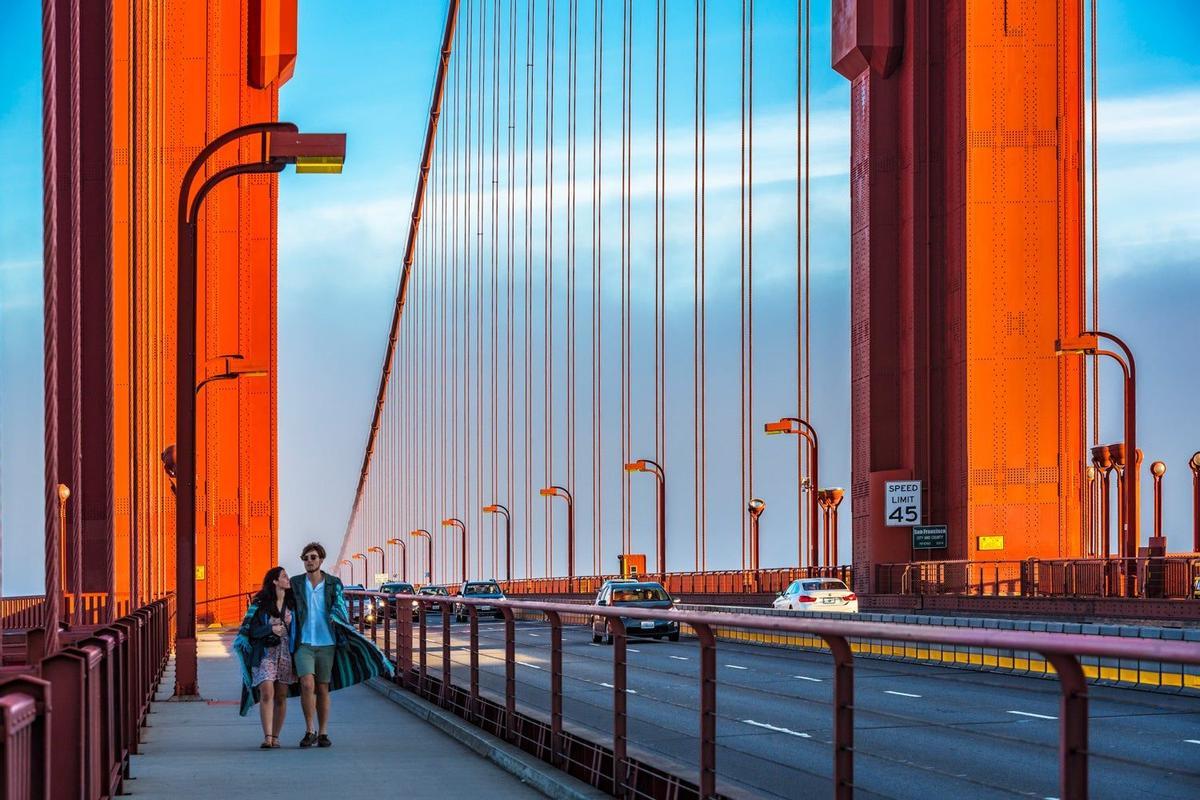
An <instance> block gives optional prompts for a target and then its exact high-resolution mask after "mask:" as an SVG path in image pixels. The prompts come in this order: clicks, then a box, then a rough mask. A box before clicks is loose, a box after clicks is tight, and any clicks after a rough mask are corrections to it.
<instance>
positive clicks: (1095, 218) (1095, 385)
mask: <svg viewBox="0 0 1200 800" xmlns="http://www.w3.org/2000/svg"><path fill="white" fill-rule="evenodd" d="M1090 61H1091V77H1092V80H1091V98H1090V99H1091V106H1092V108H1091V111H1092V114H1091V117H1092V130H1091V150H1092V153H1091V156H1092V157H1091V168H1092V327H1091V328H1090V330H1093V331H1095V330H1099V329H1100V266H1099V264H1100V239H1099V230H1100V211H1099V205H1100V204H1099V195H1098V194H1097V190H1098V189H1099V181H1098V179H1097V168H1098V165H1099V156H1098V135H1097V123H1098V109H1097V98H1098V94H1097V85H1096V82H1097V78H1096V68H1097V66H1098V65H1099V62H1098V60H1097V58H1096V0H1091V58H1090ZM1092 441H1093V442H1096V443H1099V441H1100V356H1099V355H1094V356H1092ZM1130 458H1133V456H1130Z"/></svg>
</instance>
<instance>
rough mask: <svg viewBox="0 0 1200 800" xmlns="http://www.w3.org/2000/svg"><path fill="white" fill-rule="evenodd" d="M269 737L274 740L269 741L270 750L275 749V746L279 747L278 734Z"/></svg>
mask: <svg viewBox="0 0 1200 800" xmlns="http://www.w3.org/2000/svg"><path fill="white" fill-rule="evenodd" d="M271 738H272V739H273V740H274V741H272V742H271V749H272V750H275V749H277V748H278V747H279V737H278V736H272V737H271Z"/></svg>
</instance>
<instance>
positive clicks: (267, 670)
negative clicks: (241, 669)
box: [251, 608, 296, 686]
mask: <svg viewBox="0 0 1200 800" xmlns="http://www.w3.org/2000/svg"><path fill="white" fill-rule="evenodd" d="M291 624H292V610H291V609H290V608H285V609H284V610H283V626H284V628H290V627H291ZM280 639H281V641H280V642H279V644H277V645H275V646H274V647H268V648H266V650H265V651H264V652H263V657H262V661H260V662H258V666H256V667H255V668H254V671H253V674H252V676H251V680H252V681H253V684H254V685H255V686H258V685H259V684H260V683H262V682H263V681H279V682H280V683H295V682H296V670H295V669H293V667H292V654H291V651H290V650H289V649H288V646H287V643H288V637H287V633H286V632H285V633H284V635H283V636H282V637H280Z"/></svg>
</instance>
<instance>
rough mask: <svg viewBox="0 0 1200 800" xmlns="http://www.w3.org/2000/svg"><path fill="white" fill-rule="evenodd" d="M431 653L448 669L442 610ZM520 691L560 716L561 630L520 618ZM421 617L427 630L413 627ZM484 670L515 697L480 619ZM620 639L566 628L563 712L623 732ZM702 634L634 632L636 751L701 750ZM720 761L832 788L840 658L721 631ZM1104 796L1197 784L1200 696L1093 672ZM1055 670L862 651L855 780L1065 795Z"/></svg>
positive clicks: (1198, 793) (528, 702) (782, 790)
mask: <svg viewBox="0 0 1200 800" xmlns="http://www.w3.org/2000/svg"><path fill="white" fill-rule="evenodd" d="M430 623H431V624H430V627H429V646H430V653H429V661H428V665H429V668H430V669H431V670H432V671H436V670H438V669H440V667H441V662H440V644H441V638H440V637H441V628H440V619H439V618H438V617H437V616H436V615H434V616H431V619H430ZM516 631H517V633H516V637H517V661H518V666H517V681H518V683H517V699H518V706H519V707H520V708H522V709H527V710H532V711H534V712H538V713H540V714H541V715H543V716H546V717H548V715H549V709H550V695H549V686H550V664H549V662H550V631H549V625H548V624H546V623H544V622H518V623H517V627H516ZM414 633H415V631H414ZM468 644H469V639H468V627H467V625H466V624H457V623H456V624H454V626H453V633H452V635H451V645H452V647H453V648H454V649H453V650H452V656H451V660H452V662H453V665H452V669H453V673H454V681H455V683H457V684H459V685H462V686H466V685H467V684H468V681H469V673H468V664H469V661H468ZM480 650H481V657H480V673H481V674H480V686H481V689H482V691H483V692H484V693H486V694H488V695H490V696H491V697H493V698H498V699H501V701H502V698H503V690H504V661H503V658H504V626H503V623H501V622H494V623H493V622H490V621H481V622H480ZM611 652H612V651H611V648H610V647H608V646H606V645H603V644H599V645H597V644H593V643H592V641H591V632H590V629H588V628H585V627H580V626H571V625H566V626H564V629H563V674H564V677H563V693H564V700H563V714H564V720H565V722H566V724H567V726H568V728H569V729H573V730H575V731H576V732H579V733H581V734H582V735H585V736H589V737H596V738H597V739H598V740H599V741H600V742H602V743H605V744H608V743H609V742H611V733H612V711H611V698H612V686H611V682H612V655H611ZM697 659H698V648H697V645H696V642H695V640H689V639H687V638H685V639H684V640H683V641H681V642H678V643H671V642H667V641H665V640H663V641H654V640H638V639H631V640H630V645H629V665H628V687H629V690H630V693H631V697H630V701H629V703H628V713H629V728H628V730H629V740H630V748H631V754H633V755H639V754H645V755H647V756H648V757H649V758H650V759H651V760H652V759H653V758H654V757H656V756H658V757H666V758H667V759H670V760H671V761H674V762H676V763H677V764H682V765H686V766H687V769H688V770H689V774H688V777H692V778H693V779H694V774H695V773H694V771H692V770H694V769H695V766H696V765H697V764H698V755H697V754H698V748H699V743H698V739H697V730H698V716H699V715H698V712H697V709H698V707H699V700H698V671H697V670H698V662H697ZM717 670H718V680H719V684H718V690H717V703H718V723H717V772H718V776H719V779H720V781H721V782H722V784H721V788H722V790H723V791H728V792H730V793H733V794H744V793H746V791H747V790H749V791H751V792H753V793H755V794H761V795H767V796H776V797H797V796H828V793H829V791H830V777H829V776H830V773H831V768H832V715H831V706H830V693H831V687H832V666H831V662H830V660H829V657H828V656H827V655H824V654H821V653H808V652H803V651H796V650H788V649H784V648H775V647H765V646H759V645H750V644H741V643H732V642H718V644H717ZM1089 697H1090V712H1091V726H1090V732H1089V736H1090V741H1089V750H1090V752H1091V759H1090V786H1091V790H1092V796H1093V797H1117V796H1120V797H1123V798H1127V797H1131V796H1132V797H1147V798H1150V797H1161V798H1179V797H1200V697H1194V696H1186V695H1175V694H1167V693H1160V692H1149V691H1142V690H1135V689H1120V688H1113V687H1103V686H1092V687H1089ZM1058 698H1059V695H1058V683H1057V682H1056V681H1054V680H1047V679H1042V678H1028V677H1022V676H1015V675H1005V674H998V673H982V672H976V671H970V670H962V669H948V668H945V667H940V666H933V665H923V664H912V663H902V662H894V661H884V660H873V659H863V658H859V659H857V660H856V666H855V742H854V745H855V785H856V796H860V797H880V798H918V799H919V800H927V798H928V797H930V796H940V797H972V798H993V797H995V798H1001V797H1013V796H1018V797H1038V798H1050V797H1055V796H1056V795H1057V793H1058V726H1059V723H1058V721H1057V715H1058Z"/></svg>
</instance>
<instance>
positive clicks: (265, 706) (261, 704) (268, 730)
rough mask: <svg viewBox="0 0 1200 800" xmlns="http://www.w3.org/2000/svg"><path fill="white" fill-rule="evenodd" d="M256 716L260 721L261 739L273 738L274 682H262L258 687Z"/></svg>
mask: <svg viewBox="0 0 1200 800" xmlns="http://www.w3.org/2000/svg"><path fill="white" fill-rule="evenodd" d="M258 715H259V718H260V720H261V721H262V729H263V738H264V739H266V738H268V737H271V736H274V735H275V734H274V733H273V732H272V730H273V726H274V720H273V717H274V715H275V682H274V681H263V682H262V683H260V684H259V685H258Z"/></svg>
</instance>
